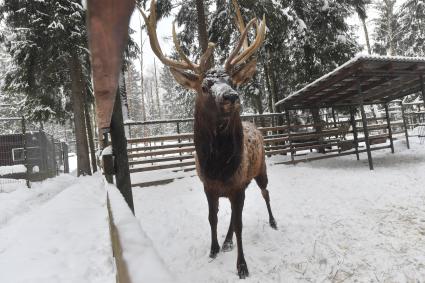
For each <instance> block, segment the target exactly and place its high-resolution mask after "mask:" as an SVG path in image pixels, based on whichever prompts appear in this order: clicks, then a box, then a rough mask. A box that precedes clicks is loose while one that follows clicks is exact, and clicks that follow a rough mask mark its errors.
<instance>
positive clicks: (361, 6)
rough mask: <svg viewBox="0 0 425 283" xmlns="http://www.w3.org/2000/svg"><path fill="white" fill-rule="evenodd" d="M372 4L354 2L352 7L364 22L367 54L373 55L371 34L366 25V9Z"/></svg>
mask: <svg viewBox="0 0 425 283" xmlns="http://www.w3.org/2000/svg"><path fill="white" fill-rule="evenodd" d="M370 3H371V0H352V3H351V5H352V6H353V7H354V9H355V10H356V13H357V16H358V17H359V19H360V21H361V22H362V27H363V32H364V36H365V39H366V47H367V53H368V54H372V48H371V47H370V40H369V32H368V29H367V25H366V18H367V14H366V7H367V5H369V4H370Z"/></svg>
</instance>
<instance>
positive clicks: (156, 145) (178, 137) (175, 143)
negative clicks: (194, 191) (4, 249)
mask: <svg viewBox="0 0 425 283" xmlns="http://www.w3.org/2000/svg"><path fill="white" fill-rule="evenodd" d="M242 119H243V120H245V121H251V122H253V123H255V124H256V125H257V128H258V129H259V130H260V131H261V132H262V133H263V137H264V147H265V152H266V155H267V156H268V157H270V156H273V155H278V154H279V155H282V154H283V155H288V160H287V161H284V162H282V163H285V164H296V163H298V162H303V161H308V160H316V159H323V158H330V157H336V156H341V155H348V154H356V155H357V156H358V155H359V153H362V152H365V150H364V149H361V147H362V145H359V144H361V143H364V141H365V135H364V134H363V131H364V129H363V125H362V120H361V119H357V120H353V121H351V120H349V119H345V120H344V119H342V120H343V121H331V122H329V123H326V122H324V121H322V122H321V123H319V124H314V123H309V124H291V123H290V122H289V123H288V121H287V119H285V114H281V113H274V114H264V115H246V116H242ZM182 123H187V124H190V123H193V119H173V120H158V121H146V122H130V123H127V124H126V125H127V126H131V127H132V128H133V129H134V128H135V127H145V126H147V125H159V124H162V125H164V124H168V129H169V128H170V127H169V125H175V126H176V127H175V132H174V133H171V134H167V135H159V136H146V137H134V132H133V134H132V136H133V137H132V138H130V139H129V140H128V158H129V166H130V173H139V172H149V171H156V170H162V169H172V170H174V171H176V172H177V171H191V170H194V168H195V159H194V151H195V145H194V142H193V132H184V133H182V132H180V131H179V130H180V126H181V124H182ZM367 124H368V125H367V129H368V132H369V133H368V134H369V135H368V139H369V143H370V145H371V150H372V151H373V150H380V149H387V148H388V149H391V150H392V151H393V150H394V149H393V143H392V135H393V134H395V133H401V132H404V131H400V128H403V127H404V123H403V121H393V122H389V119H387V117H381V118H368V119H367ZM388 139H389V140H390V143H389V144H388V143H387V141H388ZM359 148H360V149H359ZM313 150H317V151H319V152H321V153H324V154H323V155H320V156H315V157H312V158H308V157H306V154H307V153H308V152H309V151H310V152H311V151H313ZM289 155H290V159H289ZM300 156H302V157H301V158H300ZM173 180H174V179H173V178H168V179H161V180H158V181H149V182H142V183H140V182H139V183H135V182H134V183H133V184H132V186H133V187H135V186H141V187H143V186H151V185H157V184H164V183H168V182H171V181H173Z"/></svg>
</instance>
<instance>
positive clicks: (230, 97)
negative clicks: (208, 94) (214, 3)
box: [223, 93, 239, 103]
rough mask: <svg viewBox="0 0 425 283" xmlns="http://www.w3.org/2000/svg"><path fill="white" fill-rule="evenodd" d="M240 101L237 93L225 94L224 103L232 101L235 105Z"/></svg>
mask: <svg viewBox="0 0 425 283" xmlns="http://www.w3.org/2000/svg"><path fill="white" fill-rule="evenodd" d="M238 99H239V95H238V94H237V93H225V94H224V95H223V101H230V102H231V103H235V101H236V100H238Z"/></svg>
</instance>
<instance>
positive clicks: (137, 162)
mask: <svg viewBox="0 0 425 283" xmlns="http://www.w3.org/2000/svg"><path fill="white" fill-rule="evenodd" d="M193 157H194V155H193V154H191V155H179V156H172V157H164V158H148V159H143V160H135V161H129V162H128V163H129V164H130V165H141V164H149V163H160V162H168V161H177V160H187V159H193Z"/></svg>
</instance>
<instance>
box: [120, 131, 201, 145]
mask: <svg viewBox="0 0 425 283" xmlns="http://www.w3.org/2000/svg"><path fill="white" fill-rule="evenodd" d="M178 139H193V133H183V134H178V135H168V136H151V137H145V138H137V139H129V140H128V143H143V142H154V141H167V140H178Z"/></svg>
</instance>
